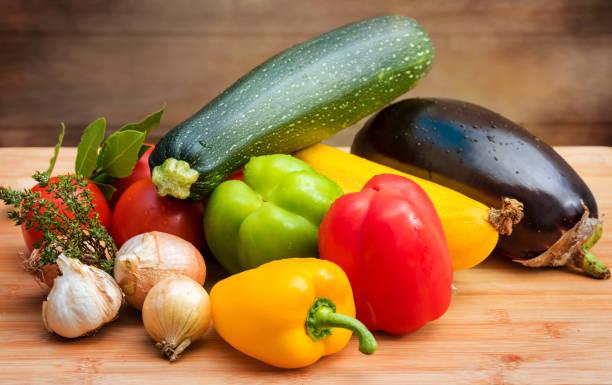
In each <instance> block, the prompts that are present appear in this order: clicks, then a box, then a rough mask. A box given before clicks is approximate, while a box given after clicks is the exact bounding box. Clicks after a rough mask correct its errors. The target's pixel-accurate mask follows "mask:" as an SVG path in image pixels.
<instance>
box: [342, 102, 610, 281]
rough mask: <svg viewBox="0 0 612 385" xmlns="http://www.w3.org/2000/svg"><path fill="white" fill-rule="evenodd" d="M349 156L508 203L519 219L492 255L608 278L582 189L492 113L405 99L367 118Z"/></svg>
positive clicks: (556, 160)
mask: <svg viewBox="0 0 612 385" xmlns="http://www.w3.org/2000/svg"><path fill="white" fill-rule="evenodd" d="M351 152H352V153H354V154H356V155H359V156H362V157H364V158H367V159H370V160H372V161H375V162H378V163H382V164H385V165H387V166H390V167H393V168H395V169H398V170H401V171H404V172H406V173H409V174H412V175H415V176H418V177H421V178H425V179H428V180H431V181H433V182H436V183H438V184H441V185H444V186H447V187H450V188H452V189H454V190H456V191H459V192H461V193H463V194H465V195H467V196H469V197H471V198H473V199H475V200H478V201H480V202H482V203H484V204H486V205H489V206H491V207H500V206H501V205H502V202H504V199H506V202H507V198H513V199H515V200H517V201H519V202H520V203H522V205H523V213H524V217H523V218H522V220H521V221H520V222H519V223H517V224H516V225H515V226H514V229H513V230H511V229H509V230H510V231H508V232H511V234H510V235H507V236H503V237H500V239H499V241H498V244H497V246H496V249H495V253H498V254H501V255H504V256H506V257H509V258H511V259H513V260H515V261H517V262H520V263H521V264H523V265H525V266H531V267H541V266H568V267H570V268H573V269H578V270H581V271H584V272H585V273H586V274H588V275H591V276H593V277H596V278H609V277H610V271H609V270H608V268H607V267H606V266H605V265H604V264H603V263H601V262H600V261H599V260H598V259H597V258H596V257H595V256H594V255H593V254H592V253H591V252H590V251H589V249H590V247H592V246H593V245H594V244H595V242H597V240H598V239H599V237H601V232H602V220H601V219H599V217H598V216H599V215H598V211H597V203H596V202H595V198H594V197H593V194H592V193H591V191H590V190H589V188H588V186H587V185H586V184H585V183H584V181H583V180H582V178H580V176H579V175H578V174H577V173H576V172H575V171H574V170H573V169H572V168H571V167H570V165H568V164H567V162H565V160H563V158H562V157H561V156H560V155H559V154H557V152H555V150H553V148H552V147H550V146H549V145H547V144H546V143H544V142H543V141H542V140H540V139H539V138H537V137H536V136H534V135H532V134H531V133H529V132H528V131H527V130H525V129H524V128H522V127H520V126H519V125H517V124H515V123H513V122H512V121H510V120H509V119H507V118H505V117H503V116H501V115H499V114H497V113H495V112H493V111H491V110H488V109H486V108H483V107H480V106H477V105H475V104H471V103H467V102H463V101H458V100H450V99H406V100H403V101H400V102H397V103H394V104H392V105H390V106H388V107H387V108H385V109H383V110H381V111H380V112H378V113H377V114H376V115H374V116H373V117H371V118H370V119H369V120H368V121H367V122H366V124H365V125H364V126H363V127H362V128H361V130H360V131H359V132H358V133H357V135H356V136H355V139H354V141H353V144H352V146H351ZM490 220H491V221H495V218H493V217H492V218H490Z"/></svg>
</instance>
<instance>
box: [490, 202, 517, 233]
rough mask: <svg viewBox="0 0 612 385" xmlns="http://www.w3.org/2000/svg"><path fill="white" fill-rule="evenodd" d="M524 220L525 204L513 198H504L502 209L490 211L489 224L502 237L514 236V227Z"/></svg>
mask: <svg viewBox="0 0 612 385" xmlns="http://www.w3.org/2000/svg"><path fill="white" fill-rule="evenodd" d="M521 219H523V203H521V202H520V201H518V200H516V199H513V198H502V206H501V208H500V209H496V208H491V209H490V210H489V222H490V223H491V224H492V225H493V227H494V228H495V230H497V232H498V233H500V234H501V235H510V234H512V230H513V226H514V225H516V224H517V223H519V222H520V221H521Z"/></svg>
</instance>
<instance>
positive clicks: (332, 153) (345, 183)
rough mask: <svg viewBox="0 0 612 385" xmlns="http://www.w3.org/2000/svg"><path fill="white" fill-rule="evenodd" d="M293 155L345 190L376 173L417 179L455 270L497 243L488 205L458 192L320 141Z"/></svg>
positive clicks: (470, 263) (352, 189) (355, 187)
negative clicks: (437, 219)
mask: <svg viewBox="0 0 612 385" xmlns="http://www.w3.org/2000/svg"><path fill="white" fill-rule="evenodd" d="M294 155H295V156H296V157H297V158H299V159H302V160H303V161H305V162H306V163H308V164H309V165H310V166H312V168H314V169H315V170H316V171H317V172H319V173H321V174H323V175H325V176H327V177H328V178H329V179H331V180H333V181H335V182H336V183H338V185H339V186H340V188H342V189H343V190H344V191H345V192H347V193H348V192H355V191H360V190H361V188H362V187H363V185H364V184H365V183H366V182H367V181H368V180H370V179H371V178H372V177H373V176H375V175H379V174H396V175H401V176H404V177H406V178H408V179H411V180H413V181H414V182H416V183H417V184H418V185H419V186H421V187H422V188H423V190H425V192H426V193H427V195H428V196H429V198H430V199H431V201H432V202H433V204H434V206H435V208H436V211H437V212H438V215H439V216H440V220H441V221H442V227H443V228H444V234H445V236H446V242H447V243H448V250H449V253H450V256H451V261H452V264H453V270H454V271H457V270H462V269H467V268H469V267H472V266H475V265H477V264H479V263H480V262H482V261H483V260H484V259H485V258H486V257H487V256H488V255H489V254H491V252H492V251H493V249H494V248H495V245H496V244H497V240H498V237H499V233H498V232H497V230H496V229H495V228H494V227H493V225H491V223H489V221H488V218H489V207H487V206H485V205H483V204H482V203H480V202H478V201H475V200H473V199H471V198H468V197H467V196H465V195H463V194H461V193H459V192H456V191H454V190H451V189H449V188H447V187H444V186H440V185H439V184H436V183H433V182H430V181H428V180H425V179H421V178H418V177H415V176H413V175H409V174H406V173H403V172H401V171H397V170H395V169H393V168H390V167H387V166H383V165H381V164H378V163H375V162H372V161H369V160H367V159H364V158H361V157H358V156H356V155H353V154H350V153H348V152H345V151H342V150H340V149H337V148H334V147H330V146H326V145H323V144H315V145H314V146H311V147H308V148H306V149H304V150H301V151H298V152H296V153H295V154H294Z"/></svg>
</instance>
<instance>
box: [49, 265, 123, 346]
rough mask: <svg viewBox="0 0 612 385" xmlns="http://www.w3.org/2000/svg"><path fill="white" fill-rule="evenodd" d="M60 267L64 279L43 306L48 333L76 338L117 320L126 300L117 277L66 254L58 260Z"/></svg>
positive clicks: (57, 279)
mask: <svg viewBox="0 0 612 385" xmlns="http://www.w3.org/2000/svg"><path fill="white" fill-rule="evenodd" d="M57 266H58V267H59V269H60V271H61V273H62V275H61V276H59V277H57V278H56V279H55V283H54V285H53V288H52V289H51V291H50V292H49V295H48V296H47V300H46V301H44V302H43V306H42V317H43V322H44V323H45V328H47V330H49V331H52V332H55V333H57V334H59V335H60V336H63V337H67V338H76V337H80V336H83V335H86V334H90V333H93V332H95V331H96V330H97V329H99V328H100V327H101V326H102V325H104V324H105V323H108V322H110V321H112V320H114V319H115V318H116V317H117V314H118V313H119V308H120V307H121V303H122V302H123V296H122V295H121V290H120V289H119V286H118V285H117V283H116V282H115V281H114V280H113V277H111V276H110V275H108V274H106V273H105V272H103V271H102V270H100V269H98V268H97V267H93V266H88V265H85V264H83V263H81V262H80V261H79V260H77V259H74V258H68V257H66V256H65V255H64V254H61V255H60V256H59V257H58V258H57Z"/></svg>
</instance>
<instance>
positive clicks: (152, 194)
mask: <svg viewBox="0 0 612 385" xmlns="http://www.w3.org/2000/svg"><path fill="white" fill-rule="evenodd" d="M203 215H204V205H203V204H202V202H192V201H179V200H175V199H172V198H166V197H160V196H159V195H157V188H156V187H155V185H154V184H153V182H152V181H151V179H150V178H149V179H141V180H139V181H137V182H135V183H133V184H132V185H131V186H130V187H128V189H127V190H125V192H124V193H123V194H122V195H121V197H120V198H119V201H118V202H117V205H116V206H115V211H114V213H113V238H114V239H115V243H117V247H121V245H123V244H124V243H125V241H127V240H128V239H130V238H131V237H133V236H135V235H138V234H142V233H146V232H149V231H154V230H156V231H163V232H165V233H170V234H174V235H176V236H179V237H181V238H183V239H185V240H187V241H189V242H191V243H192V244H193V245H194V246H195V247H197V248H198V249H200V250H203V249H204V245H205V243H204V223H203Z"/></svg>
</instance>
